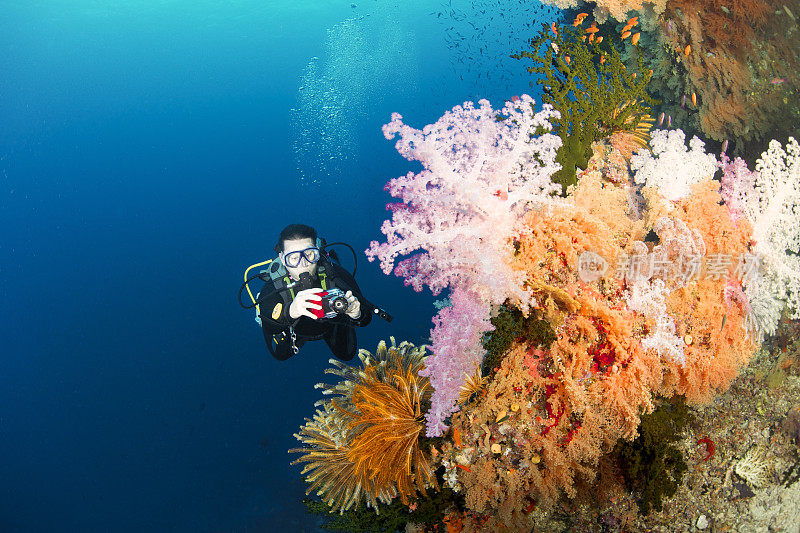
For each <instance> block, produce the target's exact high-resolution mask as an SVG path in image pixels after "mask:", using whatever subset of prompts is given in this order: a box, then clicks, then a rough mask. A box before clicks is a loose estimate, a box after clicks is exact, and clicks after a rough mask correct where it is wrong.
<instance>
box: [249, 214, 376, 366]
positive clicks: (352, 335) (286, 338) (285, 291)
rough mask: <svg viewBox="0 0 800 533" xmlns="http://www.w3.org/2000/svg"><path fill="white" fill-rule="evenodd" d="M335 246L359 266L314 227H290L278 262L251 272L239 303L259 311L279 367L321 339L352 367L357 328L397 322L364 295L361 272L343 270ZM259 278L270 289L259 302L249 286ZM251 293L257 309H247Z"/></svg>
mask: <svg viewBox="0 0 800 533" xmlns="http://www.w3.org/2000/svg"><path fill="white" fill-rule="evenodd" d="M334 244H343V245H345V246H347V247H348V248H350V250H351V251H352V252H353V259H354V260H355V261H356V266H358V265H357V260H356V254H355V251H354V250H353V248H352V247H350V245H348V244H345V243H332V244H330V245H328V244H327V243H326V242H325V239H322V238H320V237H318V236H317V231H316V230H315V229H314V228H312V227H311V226H306V225H305V224H290V225H289V226H286V227H285V228H284V229H283V230H282V231H281V234H280V237H279V238H278V243H277V244H276V245H275V248H274V250H275V252H276V253H277V254H278V257H277V258H275V259H270V260H269V261H264V262H262V263H257V264H255V265H252V266H250V267H248V269H247V270H246V271H245V274H244V278H245V281H244V283H243V284H242V287H241V288H240V289H239V303H240V304H241V305H242V307H244V308H246V309H251V308H255V309H256V322H258V323H259V324H261V330H262V332H263V333H264V340H265V341H266V343H267V348H268V349H269V352H270V353H271V354H272V356H273V357H275V359H277V360H279V361H285V360H287V359H289V358H290V357H292V356H293V355H296V354H297V353H298V351H299V350H300V348H301V347H302V346H303V344H305V343H306V342H308V341H315V340H319V339H325V342H326V343H327V345H328V347H329V348H330V349H331V352H333V355H335V356H336V357H337V358H338V359H340V360H342V361H349V360H351V359H352V358H353V357H355V355H356V353H357V351H358V347H357V342H356V331H355V328H356V327H363V326H366V325H367V324H369V323H370V321H371V320H372V315H373V314H376V315H378V316H380V317H381V318H383V319H384V320H386V321H387V322H390V321H391V320H392V317H391V316H390V315H389V314H388V313H386V311H384V310H382V309H379V308H378V307H376V306H374V305H373V304H371V303H370V302H369V301H367V299H366V298H364V296H363V295H362V294H361V289H360V288H359V287H358V284H356V281H355V277H354V276H355V268H354V269H353V274H350V273H349V272H348V271H347V270H345V269H344V268H343V267H342V266H341V264H339V258H338V257H337V255H336V252H334V251H333V250H330V251H328V250H327V249H326V248H327V247H328V246H333V245H334ZM263 265H269V267H268V268H267V269H266V270H262V271H260V272H259V273H258V274H256V275H254V276H252V277H250V278H249V279H248V277H247V274H248V272H249V271H250V269H252V268H256V267H259V266H263ZM255 278H259V279H261V280H262V281H264V282H265V283H264V286H263V288H262V289H261V291H260V292H259V293H258V294H257V295H256V296H255V297H253V294H252V292H250V287H249V285H248V283H249V282H250V281H252V280H253V279H255ZM245 287H246V288H247V292H248V293H249V294H250V299H251V300H252V302H253V305H244V304H242V300H241V297H242V289H244V288H245Z"/></svg>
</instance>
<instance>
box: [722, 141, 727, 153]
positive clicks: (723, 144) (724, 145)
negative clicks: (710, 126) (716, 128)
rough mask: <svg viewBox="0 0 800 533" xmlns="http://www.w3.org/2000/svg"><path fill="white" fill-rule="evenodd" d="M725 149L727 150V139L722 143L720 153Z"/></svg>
mask: <svg viewBox="0 0 800 533" xmlns="http://www.w3.org/2000/svg"><path fill="white" fill-rule="evenodd" d="M727 151H728V139H725V142H723V143H722V153H723V154H724V153H725V152H727Z"/></svg>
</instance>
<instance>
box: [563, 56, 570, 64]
mask: <svg viewBox="0 0 800 533" xmlns="http://www.w3.org/2000/svg"><path fill="white" fill-rule="evenodd" d="M564 61H566V62H567V65H569V62H570V61H571V60H570V58H569V56H568V55H565V56H564Z"/></svg>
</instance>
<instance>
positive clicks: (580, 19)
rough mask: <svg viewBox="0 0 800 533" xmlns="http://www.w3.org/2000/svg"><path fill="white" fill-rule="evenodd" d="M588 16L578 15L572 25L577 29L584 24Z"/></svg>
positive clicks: (585, 14)
mask: <svg viewBox="0 0 800 533" xmlns="http://www.w3.org/2000/svg"><path fill="white" fill-rule="evenodd" d="M588 16H589V14H588V13H578V16H576V17H575V20H574V21H573V22H572V25H573V26H575V27H576V28H577V27H578V26H580V25H581V24H583V19H585V18H586V17H588Z"/></svg>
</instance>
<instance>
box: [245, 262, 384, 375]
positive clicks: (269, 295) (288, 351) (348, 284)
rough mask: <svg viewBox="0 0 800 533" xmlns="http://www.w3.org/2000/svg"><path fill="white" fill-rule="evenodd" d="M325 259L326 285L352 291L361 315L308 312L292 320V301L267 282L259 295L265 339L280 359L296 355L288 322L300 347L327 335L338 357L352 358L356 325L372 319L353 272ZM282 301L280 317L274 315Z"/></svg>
mask: <svg viewBox="0 0 800 533" xmlns="http://www.w3.org/2000/svg"><path fill="white" fill-rule="evenodd" d="M321 261H325V268H326V276H327V288H328V289H331V288H333V287H336V288H338V289H341V290H342V292H347V291H352V292H353V296H355V297H356V298H357V299H358V301H359V303H360V304H361V316H360V317H359V318H358V319H356V320H353V319H352V318H350V317H349V316H347V315H346V314H340V315H337V316H336V317H334V318H331V319H325V318H320V319H317V320H313V319H311V318H308V317H307V316H300V317H299V318H297V319H294V320H292V319H291V318H290V317H289V305H287V304H285V303H284V301H283V298H282V297H281V295H280V294H279V293H278V292H276V290H275V286H274V285H273V283H272V282H267V283H266V284H265V285H264V287H263V288H262V289H261V292H260V293H259V295H258V305H259V309H260V311H261V314H260V315H259V316H260V317H261V330H262V331H263V332H264V340H265V341H266V342H267V344H268V345H270V346H271V347H272V348H273V351H274V352H275V353H274V354H273V355H274V357H275V359H278V360H279V361H285V360H286V359H289V358H290V357H291V356H293V355H294V353H293V351H292V339H291V335H290V333H289V326H292V327H293V329H294V332H295V334H296V335H297V339H296V340H295V343H294V344H295V346H296V347H297V348H300V347H301V346H302V345H303V344H305V343H306V342H308V341H315V340H319V339H325V342H326V343H327V344H328V346H329V347H330V349H331V352H333V355H335V356H336V357H337V358H338V359H341V360H342V361H349V360H351V359H352V358H353V357H355V355H356V353H357V352H358V345H357V341H356V331H355V328H356V327H362V326H366V325H367V324H369V323H370V321H371V320H372V308H371V307H369V304H367V303H366V302H365V300H364V297H363V296H362V294H361V289H359V288H358V285H357V284H356V281H355V280H354V279H353V276H351V275H350V273H349V272H348V271H347V270H345V269H344V268H342V267H341V266H339V265H337V264H335V263H333V262H332V261H327V260H325V259H321ZM313 283H314V287H320V288H321V284H320V280H319V278H318V277H317V276H316V275H315V276H314V277H313ZM278 304H281V306H282V308H281V309H280V313H279V314H278V316H277V318H275V319H273V318H272V316H273V311H274V310H275V307H276V306H277V305H278Z"/></svg>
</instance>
